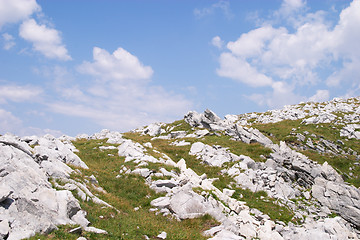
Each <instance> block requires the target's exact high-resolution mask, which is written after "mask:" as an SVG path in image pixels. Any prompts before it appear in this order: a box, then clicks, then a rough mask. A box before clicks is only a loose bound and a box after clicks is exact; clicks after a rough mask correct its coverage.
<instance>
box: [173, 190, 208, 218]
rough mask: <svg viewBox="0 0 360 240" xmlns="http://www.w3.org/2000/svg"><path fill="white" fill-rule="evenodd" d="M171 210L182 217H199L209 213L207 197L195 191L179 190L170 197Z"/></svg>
mask: <svg viewBox="0 0 360 240" xmlns="http://www.w3.org/2000/svg"><path fill="white" fill-rule="evenodd" d="M169 208H170V210H171V211H172V212H174V213H175V214H176V215H177V216H178V217H179V218H180V219H188V218H197V217H201V216H203V215H205V214H206V213H207V204H206V203H205V198H204V197H202V196H200V195H198V194H197V193H195V192H193V191H191V190H190V191H186V190H183V191H179V192H177V193H176V194H174V195H173V196H172V197H171V199H170V206H169Z"/></svg>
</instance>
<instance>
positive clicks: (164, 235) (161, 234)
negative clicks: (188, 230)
mask: <svg viewBox="0 0 360 240" xmlns="http://www.w3.org/2000/svg"><path fill="white" fill-rule="evenodd" d="M166 237H167V233H166V232H161V233H160V234H159V235H157V238H159V239H166Z"/></svg>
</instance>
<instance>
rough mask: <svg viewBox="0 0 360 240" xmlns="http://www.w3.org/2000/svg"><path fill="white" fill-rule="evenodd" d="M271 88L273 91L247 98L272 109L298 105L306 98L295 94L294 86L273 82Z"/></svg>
mask: <svg viewBox="0 0 360 240" xmlns="http://www.w3.org/2000/svg"><path fill="white" fill-rule="evenodd" d="M271 88H272V91H268V92H266V93H261V94H260V93H255V94H252V95H250V96H246V97H247V98H249V99H250V100H252V101H253V102H255V103H257V104H258V105H260V106H264V105H266V106H268V107H270V108H281V107H282V106H284V105H288V104H296V103H299V102H300V101H304V100H305V97H302V96H300V95H298V94H296V93H294V86H291V85H289V84H287V83H286V82H280V81H279V82H273V83H272V85H271Z"/></svg>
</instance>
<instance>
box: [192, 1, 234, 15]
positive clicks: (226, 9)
mask: <svg viewBox="0 0 360 240" xmlns="http://www.w3.org/2000/svg"><path fill="white" fill-rule="evenodd" d="M217 9H219V10H220V11H222V13H223V14H224V15H225V17H226V18H228V19H231V18H233V17H234V15H233V13H232V12H231V10H230V3H229V2H228V1H223V0H221V1H219V2H217V3H214V4H212V5H211V6H210V7H206V8H203V9H197V8H195V9H194V15H195V16H196V17H198V18H203V17H205V16H208V15H212V14H214V13H215V11H216V10H217Z"/></svg>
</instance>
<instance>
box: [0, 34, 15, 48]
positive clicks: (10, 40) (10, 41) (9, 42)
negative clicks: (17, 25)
mask: <svg viewBox="0 0 360 240" xmlns="http://www.w3.org/2000/svg"><path fill="white" fill-rule="evenodd" d="M2 37H3V39H4V46H3V48H4V49H5V50H10V49H11V48H12V47H13V46H15V41H14V37H13V36H12V35H10V34H8V33H3V35H2Z"/></svg>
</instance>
